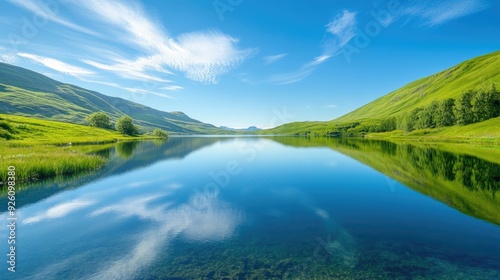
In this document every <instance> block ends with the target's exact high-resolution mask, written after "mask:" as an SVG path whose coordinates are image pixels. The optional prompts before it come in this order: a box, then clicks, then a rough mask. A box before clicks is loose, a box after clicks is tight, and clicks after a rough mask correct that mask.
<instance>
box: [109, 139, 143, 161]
mask: <svg viewBox="0 0 500 280" xmlns="http://www.w3.org/2000/svg"><path fill="white" fill-rule="evenodd" d="M138 145H139V142H137V141H128V142H118V143H117V144H116V146H115V149H116V152H117V153H118V155H119V156H121V157H122V158H125V159H127V158H130V157H131V156H132V154H133V153H134V150H135V149H136V148H137V146H138Z"/></svg>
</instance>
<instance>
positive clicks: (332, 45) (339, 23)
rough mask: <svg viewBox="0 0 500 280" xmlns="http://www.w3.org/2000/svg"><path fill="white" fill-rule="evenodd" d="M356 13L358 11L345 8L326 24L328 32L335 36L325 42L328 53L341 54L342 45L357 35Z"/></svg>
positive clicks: (326, 52) (331, 54)
mask: <svg viewBox="0 0 500 280" xmlns="http://www.w3.org/2000/svg"><path fill="white" fill-rule="evenodd" d="M356 15H357V13H356V12H350V11H348V10H343V11H342V12H341V13H339V14H337V15H336V16H335V17H334V18H333V19H332V20H331V21H330V22H329V23H328V24H327V25H326V28H327V29H326V30H327V32H328V33H329V34H331V35H333V38H331V39H329V40H327V42H326V43H325V54H326V55H330V56H333V55H337V54H339V52H340V50H341V49H342V47H344V46H345V45H347V43H349V41H350V40H351V39H352V38H354V36H356V23H357V21H356Z"/></svg>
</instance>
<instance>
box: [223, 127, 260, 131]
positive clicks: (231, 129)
mask: <svg viewBox="0 0 500 280" xmlns="http://www.w3.org/2000/svg"><path fill="white" fill-rule="evenodd" d="M219 128H220V129H223V130H227V131H236V132H256V131H260V130H261V129H260V128H258V127H256V126H249V127H248V128H230V127H227V126H219Z"/></svg>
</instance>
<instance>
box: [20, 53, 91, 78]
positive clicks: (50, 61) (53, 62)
mask: <svg viewBox="0 0 500 280" xmlns="http://www.w3.org/2000/svg"><path fill="white" fill-rule="evenodd" d="M17 56H20V57H23V58H27V59H30V60H32V61H34V62H37V63H40V64H42V65H44V66H45V67H48V68H50V69H53V70H56V71H58V72H61V73H64V74H66V75H70V76H73V77H77V78H79V77H82V76H91V75H94V74H95V73H94V72H92V71H90V70H87V69H84V68H81V67H78V66H74V65H70V64H67V63H65V62H62V61H60V60H57V59H54V58H50V57H44V56H38V55H34V54H28V53H17Z"/></svg>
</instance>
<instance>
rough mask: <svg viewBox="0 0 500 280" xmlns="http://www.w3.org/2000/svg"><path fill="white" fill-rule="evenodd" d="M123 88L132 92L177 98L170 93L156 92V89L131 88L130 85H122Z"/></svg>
mask: <svg viewBox="0 0 500 280" xmlns="http://www.w3.org/2000/svg"><path fill="white" fill-rule="evenodd" d="M121 88H122V89H124V90H126V91H128V92H132V93H139V94H152V95H156V96H160V97H163V98H168V99H175V98H173V97H172V96H170V95H167V94H164V93H159V92H156V91H151V90H147V89H142V88H130V87H121Z"/></svg>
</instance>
